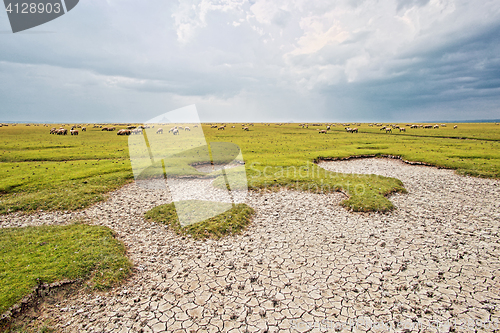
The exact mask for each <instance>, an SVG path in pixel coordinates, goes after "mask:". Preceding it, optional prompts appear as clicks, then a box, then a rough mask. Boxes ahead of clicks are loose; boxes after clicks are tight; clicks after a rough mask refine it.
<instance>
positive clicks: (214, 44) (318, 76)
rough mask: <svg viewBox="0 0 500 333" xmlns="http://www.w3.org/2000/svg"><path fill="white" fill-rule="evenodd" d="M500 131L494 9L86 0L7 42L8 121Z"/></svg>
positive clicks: (499, 47)
mask: <svg viewBox="0 0 500 333" xmlns="http://www.w3.org/2000/svg"><path fill="white" fill-rule="evenodd" d="M190 104H195V105H196V106H197V109H198V112H199V114H200V119H201V120H202V121H205V122H210V121H227V122H230V121H238V122H243V121H255V122H266V121H278V122H281V121H325V122H326V121H332V122H336V121H366V122H369V121H394V122H396V121H424V120H429V121H432V120H469V119H493V118H500V1H498V0H492V1H488V0H481V1H462V0H379V1H370V0H337V1H335V0H320V1H317V0H298V1H292V0H276V1H271V0H256V1H246V0H219V1H212V0H180V1H169V0H149V1H138V0H134V1H132V0H108V1H106V0H80V3H79V4H78V5H77V6H76V7H75V8H74V9H73V10H72V11H70V12H69V13H67V14H65V15H63V16H61V17H60V18H58V19H56V20H54V21H51V22H49V23H46V24H44V25H41V26H39V27H35V28H33V29H30V30H27V31H25V32H19V33H16V34H13V33H12V32H11V30H10V25H9V21H8V18H7V14H6V12H5V11H0V121H41V122H44V121H52V122H99V121H101V122H106V121H109V122H132V121H133V122H142V121H146V120H148V119H150V118H152V117H155V116H157V115H159V114H162V113H165V112H168V111H170V110H173V109H176V108H180V107H183V106H186V105H190Z"/></svg>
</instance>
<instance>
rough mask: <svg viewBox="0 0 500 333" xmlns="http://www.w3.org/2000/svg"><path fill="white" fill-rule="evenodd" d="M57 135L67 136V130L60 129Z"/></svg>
mask: <svg viewBox="0 0 500 333" xmlns="http://www.w3.org/2000/svg"><path fill="white" fill-rule="evenodd" d="M56 134H57V135H68V130H67V129H65V128H60V129H58V130H57V132H56Z"/></svg>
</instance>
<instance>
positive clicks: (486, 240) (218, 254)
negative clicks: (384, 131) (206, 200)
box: [0, 159, 500, 332]
mask: <svg viewBox="0 0 500 333" xmlns="http://www.w3.org/2000/svg"><path fill="white" fill-rule="evenodd" d="M320 165H321V166H322V167H324V168H325V169H328V170H332V171H337V172H353V173H361V174H363V173H374V174H380V175H384V176H392V177H396V178H398V179H400V180H401V181H403V183H404V185H405V187H406V189H407V190H408V194H396V195H393V196H391V198H390V199H391V201H392V202H393V203H394V204H395V205H396V206H397V209H396V210H395V211H393V212H391V213H388V214H377V213H370V214H367V213H350V212H348V211H346V210H345V209H344V208H342V207H341V206H339V202H340V201H341V200H343V199H344V198H345V196H343V195H341V194H339V193H334V194H311V193H303V192H296V191H281V192H277V193H268V192H261V193H256V192H250V193H249V194H248V201H247V203H248V204H249V205H250V206H252V207H253V208H254V209H255V211H256V215H255V218H254V221H253V223H252V225H251V226H250V227H249V228H248V229H247V230H246V231H245V232H244V234H242V235H238V236H235V237H229V238H225V239H222V240H220V241H213V240H208V241H194V240H192V239H190V238H180V237H179V236H177V235H175V234H174V233H173V232H172V231H170V230H168V229H167V228H165V227H163V226H160V225H156V224H153V223H148V222H146V221H144V220H143V218H142V215H143V213H144V212H145V211H146V210H148V209H150V208H152V207H154V206H157V205H160V204H163V203H168V202H170V196H169V194H168V193H167V192H162V191H146V190H144V189H141V188H139V187H137V186H136V185H134V184H132V185H127V186H125V187H124V188H122V189H120V190H119V191H116V192H113V193H111V195H110V197H109V199H108V200H107V201H106V202H104V203H101V204H98V205H95V206H93V207H90V208H88V209H86V210H84V211H82V212H78V213H69V214H64V213H62V212H61V213H55V214H52V213H51V214H49V213H39V214H35V215H31V216H19V215H15V214H12V215H9V216H4V217H1V218H0V226H1V227H8V226H24V225H39V224H64V223H68V221H69V220H71V219H72V218H75V217H85V218H88V219H91V220H92V221H93V223H95V224H99V225H106V226H109V227H110V228H112V229H114V230H116V232H117V235H118V238H119V239H121V240H122V241H123V242H124V243H125V244H126V246H127V247H128V250H129V255H130V257H131V259H132V260H133V262H134V264H135V270H134V274H133V275H132V276H131V277H130V279H128V280H127V281H126V282H124V284H123V285H121V286H120V287H118V288H115V289H113V290H111V291H108V292H105V293H86V292H85V291H84V290H82V291H80V292H78V293H77V294H74V295H72V296H70V297H69V298H68V299H65V300H61V301H58V302H52V303H51V304H49V303H46V304H45V305H44V306H43V311H42V313H41V317H42V318H41V319H44V318H49V319H51V320H52V322H53V323H55V325H56V326H57V327H58V328H59V329H60V330H61V331H64V332H138V331H142V332H160V331H165V330H166V331H179V332H198V331H200V332H202V331H209V332H221V331H224V332H226V331H230V332H246V331H248V332H266V331H267V332H277V331H283V332H296V331H300V332H303V331H313V332H320V331H321V332H324V331H332V332H333V331H351V330H352V331H373V332H382V331H384V332H387V331H397V332H401V331H408V332H409V331H429V332H432V331H440V332H444V331H474V330H477V331H494V330H495V329H500V260H499V256H500V234H499V225H500V182H499V181H496V180H487V179H479V178H471V177H462V176H458V175H456V174H454V173H453V171H450V170H443V169H436V168H431V167H424V166H411V165H406V164H404V163H403V162H401V161H399V160H390V159H355V160H349V161H337V162H323V163H321V164H320ZM194 185H195V184H193V186H194ZM207 185H209V184H207V183H206V182H205V183H200V184H199V186H207ZM195 187H196V186H195Z"/></svg>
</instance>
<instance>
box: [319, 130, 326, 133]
mask: <svg viewBox="0 0 500 333" xmlns="http://www.w3.org/2000/svg"><path fill="white" fill-rule="evenodd" d="M318 133H319V134H321V133H324V134H326V133H327V132H326V130H320V131H319V132H318Z"/></svg>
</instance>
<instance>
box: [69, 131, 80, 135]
mask: <svg viewBox="0 0 500 333" xmlns="http://www.w3.org/2000/svg"><path fill="white" fill-rule="evenodd" d="M69 132H70V133H71V135H78V131H77V130H71V131H69Z"/></svg>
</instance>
